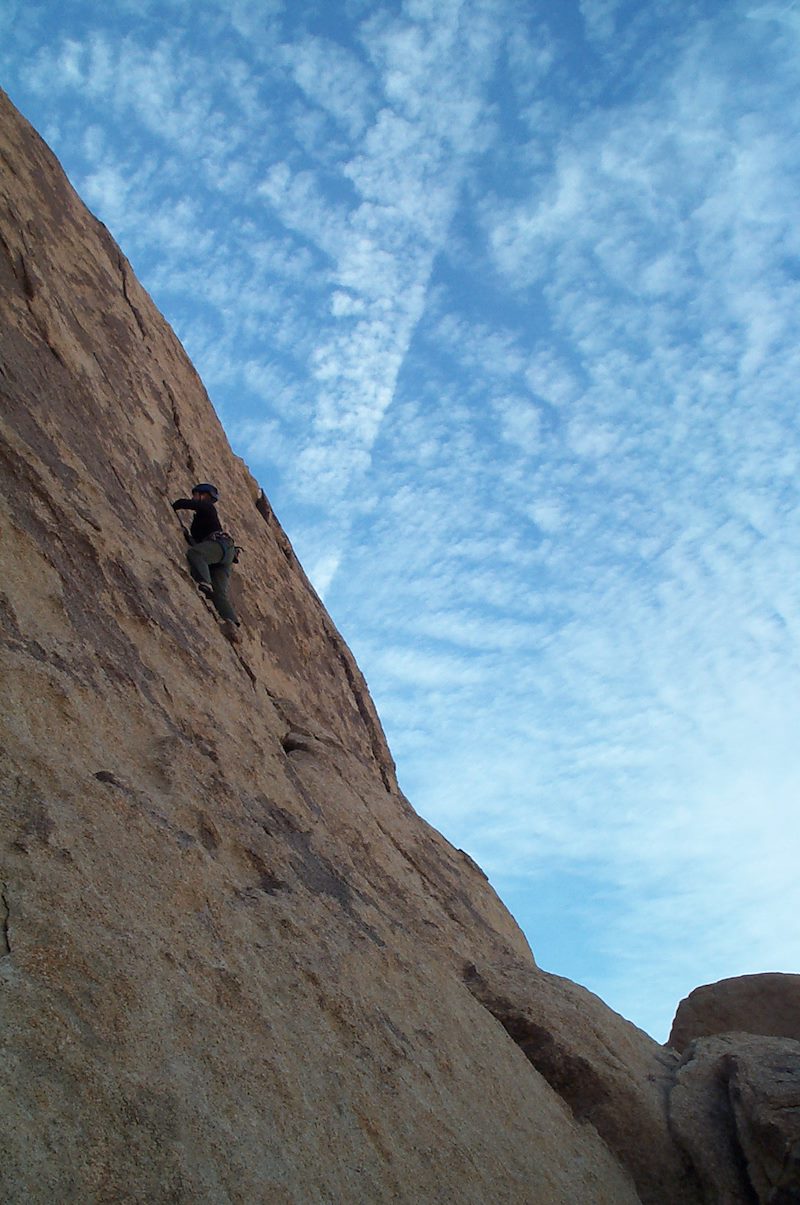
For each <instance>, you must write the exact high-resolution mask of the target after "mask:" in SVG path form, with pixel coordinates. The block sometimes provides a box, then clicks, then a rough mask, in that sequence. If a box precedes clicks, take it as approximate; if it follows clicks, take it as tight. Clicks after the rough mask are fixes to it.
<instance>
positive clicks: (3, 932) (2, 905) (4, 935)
mask: <svg viewBox="0 0 800 1205" xmlns="http://www.w3.org/2000/svg"><path fill="white" fill-rule="evenodd" d="M10 915H11V906H10V904H9V902H8V895H7V894H6V886H5V883H4V884H3V885H2V886H1V887H0V958H8V957H9V955H10V954H11V938H10V935H9V932H8V921H9V917H10Z"/></svg>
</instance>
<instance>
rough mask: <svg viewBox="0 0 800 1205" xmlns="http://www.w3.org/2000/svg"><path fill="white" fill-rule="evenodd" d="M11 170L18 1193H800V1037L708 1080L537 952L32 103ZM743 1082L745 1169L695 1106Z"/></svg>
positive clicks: (4, 914)
mask: <svg viewBox="0 0 800 1205" xmlns="http://www.w3.org/2000/svg"><path fill="white" fill-rule="evenodd" d="M0 169H1V170H0V313H1V314H2V332H1V334H0V340H1V342H0V393H1V395H2V397H1V401H2V406H1V407H0V422H1V423H2V434H1V437H0V469H1V471H2V480H3V497H4V513H3V520H2V523H0V542H1V544H2V575H0V622H1V623H2V641H1V643H0V657H1V658H2V664H0V691H2V715H3V731H4V737H3V741H2V743H0V1043H1V1044H2V1051H1V1052H0V1094H1V1097H0V1109H1V1110H2V1118H3V1140H2V1150H1V1152H0V1200H2V1201H3V1202H4V1203H6V1205H23V1203H25V1205H28V1203H42V1205H44V1203H45V1202H46V1203H51V1202H59V1205H60V1203H62V1202H79V1203H81V1205H87V1203H91V1202H115V1203H117V1202H148V1203H153V1202H167V1201H169V1202H185V1203H187V1205H188V1203H190V1202H191V1203H192V1205H196V1203H199V1202H214V1203H217V1202H243V1203H251V1202H252V1203H261V1202H265V1203H269V1205H273V1203H280V1202H287V1203H288V1202H291V1203H297V1205H305V1203H308V1202H326V1203H328V1202H329V1203H339V1202H342V1203H344V1202H347V1203H351V1202H365V1203H366V1202H370V1203H372V1202H382V1201H403V1202H409V1203H411V1202H413V1203H415V1205H419V1203H427V1202H458V1203H459V1205H461V1203H464V1202H467V1203H469V1202H475V1203H476V1205H477V1203H479V1202H480V1203H481V1205H483V1203H486V1202H492V1203H502V1202H509V1203H517V1202H518V1203H539V1202H541V1203H543V1205H544V1203H547V1205H550V1203H551V1202H554V1203H558V1202H563V1203H564V1205H576V1203H580V1205H584V1203H586V1205H588V1203H598V1205H605V1203H607V1205H626V1203H628V1202H631V1203H634V1202H637V1201H641V1202H663V1203H664V1205H676V1203H682V1202H704V1201H723V1200H727V1199H728V1198H726V1197H725V1196H724V1195H723V1186H724V1191H725V1192H728V1191H730V1192H731V1193H740V1194H743V1195H742V1198H741V1199H751V1200H755V1199H757V1200H764V1201H767V1200H775V1201H777V1200H778V1198H777V1197H773V1196H769V1195H765V1194H768V1193H772V1192H773V1191H775V1186H776V1185H778V1186H779V1188H780V1191H781V1192H784V1193H785V1192H791V1191H793V1189H792V1176H793V1175H794V1173H793V1172H792V1166H791V1163H790V1162H788V1161H786V1160H785V1161H784V1166H783V1168H782V1170H781V1169H779V1170H778V1171H777V1172H776V1167H777V1164H778V1162H779V1160H780V1151H781V1150H783V1147H782V1146H781V1142H782V1143H783V1144H784V1146H785V1145H786V1143H787V1142H790V1141H791V1133H790V1129H791V1125H790V1123H791V1113H790V1112H787V1111H786V1110H787V1108H789V1109H790V1106H787V1105H786V1101H787V1100H788V1098H789V1096H788V1095H787V1093H788V1094H789V1095H790V1094H791V1090H792V1088H791V1083H792V1082H793V1081H791V1076H790V1077H789V1079H788V1080H786V1077H785V1076H784V1080H786V1082H787V1083H788V1084H789V1087H788V1088H787V1089H786V1092H785V1093H784V1095H783V1096H782V1095H781V1091H783V1088H780V1090H779V1089H778V1088H776V1077H777V1078H778V1079H780V1075H779V1071H778V1064H779V1063H780V1060H781V1059H782V1058H784V1059H791V1058H794V1057H796V1043H792V1042H788V1041H787V1042H784V1043H781V1042H779V1041H778V1042H777V1044H773V1045H772V1046H771V1047H770V1060H772V1061H770V1062H769V1063H768V1064H765V1065H767V1066H768V1068H771V1070H767V1071H766V1072H764V1074H763V1075H761V1073H759V1074H756V1072H755V1070H754V1063H753V1055H752V1048H751V1047H750V1046H749V1045H746V1046H742V1048H741V1051H740V1053H739V1054H736V1057H737V1059H739V1061H738V1062H737V1063H736V1067H735V1075H734V1073H733V1071H731V1069H730V1067H728V1068H727V1070H725V1071H724V1074H722V1073H718V1072H717V1071H715V1070H714V1069H713V1067H712V1069H711V1070H710V1071H709V1072H708V1074H705V1073H704V1074H705V1082H706V1086H705V1087H703V1086H702V1084H701V1085H700V1086H698V1084H697V1083H696V1080H697V1079H698V1077H697V1076H695V1077H692V1076H690V1075H689V1076H688V1078H687V1075H688V1073H687V1071H686V1067H687V1063H686V1061H685V1060H684V1063H683V1066H681V1058H680V1055H679V1054H678V1052H677V1051H675V1050H672V1049H669V1048H664V1047H660V1046H659V1045H657V1044H656V1043H655V1042H653V1041H652V1040H651V1039H650V1038H648V1037H647V1036H646V1035H645V1034H643V1033H641V1032H640V1031H639V1030H637V1029H636V1028H635V1027H634V1026H632V1025H630V1024H629V1023H628V1022H626V1021H624V1020H623V1019H622V1018H621V1017H619V1016H617V1015H616V1014H615V1013H613V1012H612V1011H611V1010H609V1009H608V1008H607V1007H606V1006H605V1005H604V1004H603V1003H602V1002H601V1001H600V1000H598V999H597V998H596V997H595V996H592V995H591V994H590V993H589V992H587V991H585V990H584V989H582V988H580V987H578V986H576V985H575V984H572V983H569V982H568V981H566V980H563V979H560V978H558V977H556V976H551V975H547V974H545V973H543V972H541V971H540V970H538V969H537V968H536V966H535V963H534V961H533V958H532V956H531V954H530V951H529V949H528V946H527V943H526V941H525V939H524V937H523V935H522V933H521V932H520V930H519V928H518V927H517V925H516V924H515V922H514V921H513V919H512V918H511V916H510V915H509V914H508V912H507V911H506V910H505V908H504V907H503V906H502V904H501V903H500V901H499V900H498V899H497V897H496V895H495V893H494V892H493V890H492V888H491V886H490V885H489V883H488V882H487V880H486V878H485V877H484V876H483V875H482V873H481V872H480V870H479V869H478V868H477V867H476V866H475V864H474V863H473V862H472V860H471V859H470V858H468V857H467V856H466V855H465V854H462V853H461V852H460V851H459V850H457V849H454V848H453V847H452V846H451V845H450V844H449V843H448V842H447V841H446V840H444V839H443V838H442V837H441V836H440V835H439V834H438V833H436V832H435V831H434V830H432V829H431V828H430V827H429V826H428V825H427V824H425V823H424V822H423V821H422V820H421V819H420V818H419V817H418V816H417V815H416V814H415V812H414V811H413V809H412V808H411V806H410V805H409V803H408V802H407V801H406V800H405V798H404V797H403V795H402V794H401V792H400V790H399V789H398V786H397V782H396V778H395V772H394V766H393V762H392V758H391V755H390V753H389V750H388V748H387V746H386V742H385V739H384V735H383V732H382V729H381V725H380V721H379V719H378V716H377V714H376V712H375V709H374V707H373V704H372V702H371V700H370V697H369V694H368V691H367V688H366V685H365V683H364V680H363V678H362V676H361V674H360V672H359V670H358V667H357V666H356V664H355V662H354V660H353V658H352V656H351V654H350V652H349V650H348V649H347V648H346V646H345V645H344V643H343V641H342V639H341V637H340V636H339V634H338V632H337V631H336V629H335V627H334V625H333V623H332V622H331V619H330V617H329V616H328V615H327V613H326V611H325V609H324V607H323V606H322V604H321V603H320V601H319V599H318V598H317V596H316V595H315V593H314V591H313V589H312V588H311V587H310V585H309V583H308V581H307V579H306V577H305V575H304V573H303V571H302V568H301V567H300V565H299V564H298V562H297V559H296V558H295V556H294V554H293V552H292V549H291V546H290V544H289V542H288V540H287V538H286V536H285V534H284V533H283V531H282V530H281V528H280V526H279V524H278V522H277V520H276V518H275V516H274V514H273V513H272V510H271V508H270V506H269V503H268V502H267V500H266V498H265V497H264V496H263V494H262V493H261V491H260V489H259V486H258V484H257V483H256V482H255V481H254V480H253V478H252V477H251V475H250V473H249V472H248V470H247V468H246V467H245V466H244V464H243V463H242V462H241V460H239V459H238V458H237V457H235V456H234V455H233V453H232V452H231V449H230V447H229V446H228V443H227V440H226V438H225V436H224V433H223V431H222V429H221V427H220V424H219V422H218V420H217V418H216V416H215V414H214V411H213V409H212V407H211V405H210V403H209V401H208V398H207V396H206V394H205V391H204V389H203V386H202V384H201V382H200V380H199V379H198V376H197V374H196V372H195V371H194V369H193V368H192V366H191V364H190V363H189V361H188V359H187V357H186V355H185V353H184V351H183V349H182V347H181V345H180V343H179V342H178V340H177V339H176V337H175V335H174V334H173V333H172V331H171V330H170V328H169V327H168V326H167V324H166V323H165V321H164V319H163V318H162V316H161V315H160V313H159V312H158V310H157V309H156V308H155V306H154V305H153V303H152V301H151V300H150V299H149V297H148V296H147V295H146V294H145V292H144V291H143V290H142V288H141V286H140V285H139V284H138V282H137V280H136V278H135V277H134V275H133V273H132V271H131V269H130V266H129V265H128V263H127V261H126V260H125V258H124V256H123V255H122V254H121V252H120V250H119V248H118V247H117V245H116V244H115V243H114V241H113V239H112V238H111V237H110V235H109V233H108V231H107V230H106V229H105V228H104V227H103V226H102V225H101V224H100V223H99V222H97V221H96V220H95V219H94V218H93V217H92V216H91V215H90V214H89V213H88V212H87V210H86V209H85V208H84V206H83V205H82V203H81V202H80V200H79V199H78V198H77V196H76V195H75V193H74V192H73V190H72V189H71V187H70V186H69V184H68V183H67V181H66V179H65V177H64V175H63V173H62V172H61V169H60V168H59V166H58V164H57V163H56V161H55V159H54V158H53V156H52V154H51V153H50V152H49V151H48V149H47V148H46V147H45V146H44V144H43V143H42V142H41V140H40V139H39V137H38V136H37V135H36V134H35V132H34V131H33V130H32V129H31V128H30V126H29V125H28V124H27V123H26V122H25V121H24V120H23V119H22V118H21V117H20V116H19V114H17V113H16V111H15V110H14V108H13V106H12V105H11V104H10V103H9V102H8V100H7V99H6V98H4V97H2V94H0ZM198 479H201V480H213V481H214V482H215V483H216V484H217V485H218V486H219V488H220V491H221V495H222V504H221V509H222V515H223V517H224V522H225V525H226V527H228V528H229V529H231V530H232V531H233V532H234V533H235V535H236V538H237V541H238V542H239V543H240V544H241V545H242V546H243V547H244V549H245V552H244V555H243V559H242V562H241V564H240V566H239V567H238V571H237V573H236V575H235V581H234V591H233V595H234V599H235V602H236V606H237V610H238V611H239V613H240V615H241V617H242V619H243V630H242V637H241V641H240V643H239V644H238V645H236V646H232V645H231V644H229V643H228V642H227V641H226V640H225V639H224V638H223V635H222V633H221V630H220V628H219V626H218V622H217V620H216V618H215V615H214V613H213V611H212V610H211V609H210V607H209V605H208V604H207V603H206V602H204V601H203V599H202V598H201V597H200V596H198V594H197V593H196V591H195V590H194V588H193V586H192V584H191V582H190V580H189V578H188V575H187V573H186V568H185V562H184V555H183V553H184V543H183V538H182V534H181V531H180V527H179V525H178V522H177V520H176V518H175V516H174V514H173V512H172V510H171V509H170V505H169V503H170V500H171V499H173V498H175V497H177V496H179V495H183V494H185V493H186V491H187V489H188V488H190V486H191V484H192V483H193V481H195V480H198ZM730 1042H731V1043H732V1045H731V1046H730V1050H732V1051H733V1052H734V1053H736V1051H737V1050H738V1049H739V1048H738V1047H737V1046H736V1039H730ZM730 1050H729V1053H730ZM709 1057H711V1056H709ZM714 1059H717V1055H716V1054H714V1056H713V1058H712V1059H711V1062H712V1063H713V1060H714ZM715 1066H716V1064H715V1063H714V1067H715ZM721 1074H722V1078H723V1079H724V1080H725V1084H726V1085H730V1084H733V1083H735V1085H736V1091H735V1092H734V1091H733V1089H732V1088H729V1087H727V1086H726V1091H727V1092H728V1096H727V1097H726V1099H727V1100H729V1101H730V1102H731V1103H730V1108H728V1109H727V1112H725V1111H723V1112H725V1118H724V1124H723V1128H722V1130H719V1128H717V1129H714V1135H715V1137H714V1142H716V1143H717V1145H718V1147H719V1151H720V1152H721V1155H720V1156H719V1157H716V1156H715V1158H714V1159H710V1152H709V1150H708V1149H707V1148H704V1149H702V1150H698V1149H697V1148H698V1144H697V1142H696V1141H695V1132H694V1129H693V1127H692V1124H691V1121H690V1116H691V1114H692V1111H694V1113H695V1115H696V1116H705V1114H704V1113H703V1110H705V1111H706V1113H707V1112H708V1110H709V1109H710V1108H711V1105H712V1104H713V1102H714V1101H716V1099H717V1096H716V1094H717V1093H718V1091H719V1082H720V1075H721ZM725 1076H727V1079H725ZM732 1077H733V1078H732ZM759 1077H760V1078H759ZM765 1077H766V1079H765ZM699 1078H700V1079H702V1078H703V1077H702V1076H700V1077H699ZM781 1082H782V1083H783V1081H781ZM676 1083H677V1087H676V1086H675V1085H676ZM785 1086H786V1084H785V1083H783V1087H785ZM679 1091H680V1092H681V1093H683V1097H679V1098H678V1106H679V1107H678V1108H676V1109H675V1110H673V1113H674V1116H671V1113H670V1096H671V1095H672V1096H674V1095H675V1093H676V1092H679ZM770 1110H772V1112H773V1113H774V1112H775V1110H778V1111H779V1112H780V1113H781V1116H783V1118H784V1121H785V1122H786V1124H785V1125H784V1128H783V1130H782V1131H781V1135H782V1136H780V1138H776V1136H775V1132H774V1130H771V1129H770V1128H769V1127H770V1121H769V1117H770ZM676 1118H677V1121H676ZM786 1119H788V1121H787V1120H786ZM765 1127H766V1131H768V1133H766V1136H765V1132H766V1131H765ZM711 1128H712V1129H713V1125H712V1127H711ZM710 1164H713V1165H714V1166H712V1167H711V1170H709V1166H710ZM714 1167H718V1168H719V1170H717V1171H715V1170H714ZM787 1168H788V1169H789V1170H788V1172H787V1170H786V1169H787ZM779 1176H783V1180H780V1179H779V1178H777V1177H779ZM787 1176H788V1179H787ZM787 1184H788V1185H789V1187H788V1188H787V1187H786V1185H787ZM730 1185H733V1187H732V1188H730ZM765 1186H766V1187H765ZM747 1193H749V1194H750V1197H749V1198H747V1197H746V1194H747ZM730 1199H734V1198H733V1197H731V1198H730ZM736 1199H738V1198H736ZM795 1199H797V1198H796V1197H789V1196H783V1197H781V1198H780V1200H782V1201H789V1200H795Z"/></svg>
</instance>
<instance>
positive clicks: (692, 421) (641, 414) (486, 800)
mask: <svg viewBox="0 0 800 1205" xmlns="http://www.w3.org/2000/svg"><path fill="white" fill-rule="evenodd" d="M0 68H1V69H2V82H3V86H4V87H5V88H6V90H7V91H8V92H9V94H10V95H11V97H12V99H13V100H14V101H15V103H16V104H17V105H18V107H19V108H20V109H21V110H22V111H23V113H24V114H25V115H26V116H27V117H28V118H29V120H31V121H32V122H33V124H34V125H35V126H36V127H37V129H39V131H40V132H41V133H42V134H43V136H44V137H45V138H46V139H47V141H48V142H49V143H50V145H51V146H52V147H53V149H54V150H55V152H56V154H57V155H58V156H59V158H60V159H61V161H62V163H63V164H64V166H65V168H66V170H67V172H68V174H69V176H70V178H71V180H72V182H73V184H74V185H75V187H76V188H77V190H78V191H79V193H80V194H81V195H82V197H83V198H84V200H85V201H86V202H87V204H88V205H89V206H90V208H91V209H92V210H93V211H94V212H95V213H96V214H97V215H98V216H99V217H101V218H102V220H103V221H104V222H105V223H106V224H107V225H108V226H109V228H110V230H111V231H112V233H113V234H114V236H115V237H116V238H117V239H118V241H119V242H120V243H121V245H122V247H123V249H124V251H125V252H126V254H127V255H128V257H129V258H130V259H131V261H132V263H133V265H134V268H135V270H136V272H137V273H138V275H139V277H140V279H141V280H142V282H143V283H144V285H145V286H146V287H147V288H148V290H149V291H150V292H151V293H152V295H153V297H154V298H155V300H156V302H157V304H158V305H159V306H160V308H161V309H162V310H163V312H164V313H165V315H166V316H167V318H168V319H169V321H170V322H171V323H172V324H173V326H174V327H175V329H176V331H177V332H178V334H179V336H180V338H181V339H182V340H183V342H184V344H185V346H186V348H187V350H188V352H189V354H190V355H191V357H192V359H193V360H194V362H195V364H196V366H197V368H198V370H199V372H200V374H201V376H202V377H203V380H204V381H205V384H206V386H207V388H208V390H209V393H210V394H211V397H212V399H213V401H214V404H215V406H216V407H217V410H218V412H219V414H220V417H221V418H222V421H223V423H224V425H225V428H226V430H227V432H228V435H229V437H230V439H231V442H232V444H233V446H234V448H235V449H236V451H237V452H238V453H239V454H240V455H242V456H244V458H245V459H246V460H247V462H248V464H249V465H250V467H251V469H252V471H253V472H254V474H255V475H256V477H257V478H258V479H259V481H261V483H262V484H263V485H264V487H265V489H266V491H267V493H268V495H269V497H270V499H271V501H272V503H273V505H274V507H275V509H276V511H277V513H278V515H279V517H280V519H281V521H282V523H283V524H284V526H285V528H286V529H287V531H288V533H289V535H290V537H291V539H292V541H293V543H294V545H295V548H296V550H297V551H298V554H299V555H300V557H301V559H302V561H303V563H304V565H305V567H306V569H307V571H308V572H309V575H310V576H311V578H312V580H313V581H314V583H315V585H316V586H317V588H318V590H319V591H320V593H321V594H322V595H323V597H324V599H325V602H326V604H327V606H328V608H329V610H330V611H331V614H332V616H333V618H334V620H335V622H336V623H337V625H338V626H339V628H340V629H341V631H342V632H343V634H344V636H345V638H346V639H347V641H348V643H349V644H350V646H351V647H352V649H353V651H354V653H355V655H356V657H357V658H358V660H359V663H360V665H361V667H362V669H363V670H364V672H365V674H366V677H367V680H368V682H369V684H370V688H371V690H372V693H373V696H374V698H375V700H376V703H377V705H378V709H379V711H380V714H381V717H382V719H383V722H384V725H385V728H386V730H387V734H388V737H389V741H390V744H391V747H392V750H393V753H394V755H395V758H396V760H397V763H398V772H399V777H400V782H401V785H402V786H403V788H404V790H405V791H406V793H407V794H408V796H409V797H410V799H411V801H412V803H413V804H414V805H415V807H416V808H417V810H418V811H420V812H421V813H422V814H423V815H424V816H425V817H426V818H427V819H429V820H430V821H431V822H432V823H434V824H435V825H436V826H437V827H438V828H440V829H441V830H442V831H443V832H444V833H445V834H446V836H448V837H449V838H450V840H452V841H453V842H454V843H455V844H456V845H459V846H461V847H462V848H465V849H466V850H468V851H469V852H470V853H471V854H472V855H473V857H475V858H476V859H477V861H478V862H479V863H480V864H481V865H482V866H483V867H484V869H485V870H486V871H487V872H488V874H489V876H490V878H491V880H492V882H493V883H494V884H495V886H496V887H497V889H498V891H499V892H500V894H501V896H502V897H503V899H504V900H505V901H506V902H507V903H508V904H509V906H510V907H511V909H512V911H513V912H514V914H515V916H516V917H517V919H518V920H519V921H520V923H521V924H522V926H523V928H524V929H525V932H526V933H527V935H528V938H529V940H530V942H531V946H532V948H533V950H534V953H535V955H536V957H537V959H538V961H539V963H540V965H541V966H543V967H544V968H545V969H547V970H552V971H555V972H557V973H559V974H563V975H567V976H569V977H571V978H574V979H576V980H578V981H579V982H581V983H584V984H586V985H587V986H588V987H590V988H591V989H592V990H593V991H596V992H597V993H598V994H599V995H601V996H602V997H603V998H604V999H605V1000H606V1001H607V1002H608V1003H609V1004H610V1005H611V1006H612V1007H614V1008H615V1009H617V1010H619V1011H620V1012H622V1013H623V1014H624V1015H625V1016H627V1017H629V1018H630V1019H632V1020H633V1021H635V1022H636V1023H637V1024H639V1025H641V1026H642V1027H643V1028H645V1029H647V1030H648V1031H649V1032H651V1033H652V1034H653V1035H654V1036H655V1037H657V1038H658V1039H659V1040H664V1039H665V1038H666V1035H667V1032H668V1029H669V1023H670V1020H671V1017H672V1014H673V1012H674V1008H675V1006H676V1004H677V1002H678V1000H679V999H680V998H681V997H682V996H684V995H685V994H686V993H688V992H689V991H690V990H691V989H692V988H694V987H695V986H697V985H698V984H700V983H705V982H710V981H712V980H715V979H718V978H722V977H724V976H728V975H737V974H743V973H749V972H758V971H767V970H783V971H793V972H797V971H798V970H800V919H799V917H800V887H798V865H800V840H799V839H798V821H797V814H798V793H799V788H800V739H798V731H800V689H799V687H800V664H799V662H800V653H799V649H800V643H799V641H800V524H799V523H798V470H799V469H800V441H799V440H798V415H797V397H798V381H800V225H799V224H798V208H799V206H798V195H800V190H799V189H798V184H800V99H799V98H800V88H799V87H798V85H799V84H800V6H798V4H797V3H776V4H758V3H755V2H754V3H745V2H741V3H740V2H739V0H729V2H727V3H715V2H712V0H648V3H644V2H639V3H628V2H625V0H558V3H556V2H555V0H551V2H550V3H537V2H536V0H527V2H525V3H522V2H521V0H391V2H389V0H325V2H324V3H322V2H320V3H313V2H311V0H308V2H306V0H293V2H288V0H287V2H284V0H224V2H223V0H116V2H115V3H108V2H106V3H102V4H101V3H97V2H96V3H80V2H79V0H61V2H60V3H58V4H55V3H52V4H51V3H37V2H36V0H6V3H5V4H4V6H3V8H2V11H0ZM243 573H245V574H246V567H243Z"/></svg>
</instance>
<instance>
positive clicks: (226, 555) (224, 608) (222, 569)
mask: <svg viewBox="0 0 800 1205" xmlns="http://www.w3.org/2000/svg"><path fill="white" fill-rule="evenodd" d="M218 501H219V490H218V489H217V487H216V486H214V485H211V484H209V482H207V481H205V482H201V483H200V484H199V485H194V486H192V496H191V498H176V499H175V501H174V502H173V503H172V509H173V510H174V511H179V510H192V511H194V517H193V519H192V525H191V527H190V528H189V530H188V531H186V528H184V532H185V533H186V539H187V540H188V542H189V547H188V548H187V550H186V559H187V561H188V562H189V571H190V573H191V575H192V577H193V578H194V580H195V581H196V582H197V588H198V590H199V591H200V592H201V593H202V594H204V595H205V596H206V598H210V599H211V601H212V602H213V604H214V606H215V608H216V610H217V612H218V614H219V615H220V617H221V618H222V619H223V621H224V624H225V625H226V631H225V635H226V636H229V637H231V638H233V637H234V636H235V633H236V629H237V628H238V627H239V620H238V618H237V616H236V612H235V611H234V609H233V606H232V604H231V601H230V598H229V597H228V588H229V586H230V581H231V566H232V565H233V563H234V560H235V558H236V545H235V543H234V541H233V537H232V536H230V535H228V533H227V532H226V531H223V530H222V524H221V523H220V521H219V515H218V514H217V505H216V504H217V502H218Z"/></svg>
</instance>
